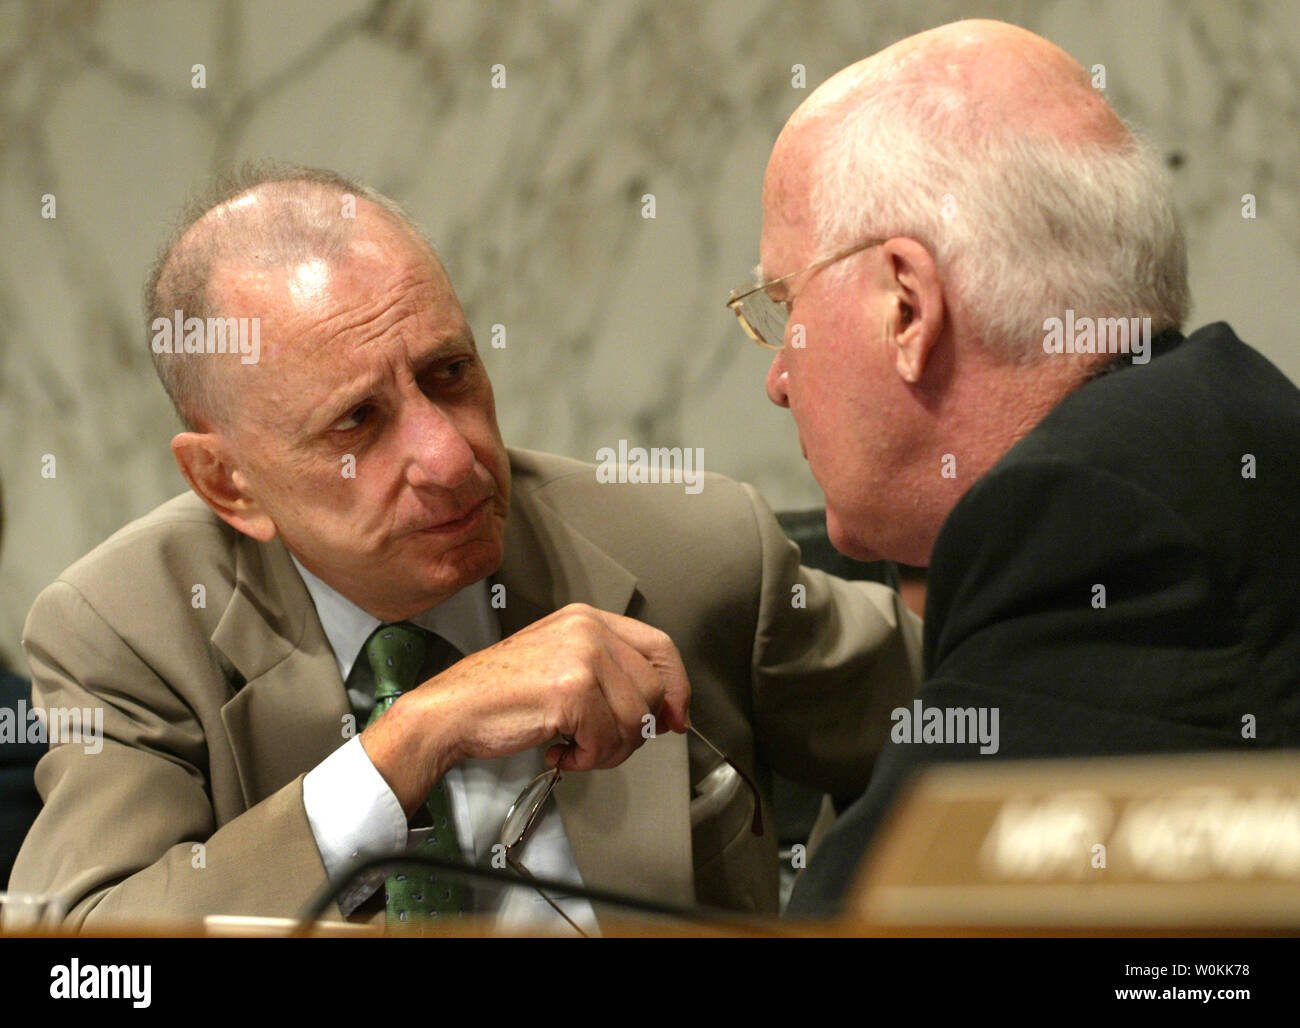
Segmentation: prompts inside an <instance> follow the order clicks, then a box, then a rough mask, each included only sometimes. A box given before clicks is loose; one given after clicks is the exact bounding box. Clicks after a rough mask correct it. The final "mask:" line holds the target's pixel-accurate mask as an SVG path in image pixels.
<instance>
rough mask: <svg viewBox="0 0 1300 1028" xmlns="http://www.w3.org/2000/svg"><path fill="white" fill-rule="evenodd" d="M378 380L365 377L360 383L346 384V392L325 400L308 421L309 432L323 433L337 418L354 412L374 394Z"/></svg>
mask: <svg viewBox="0 0 1300 1028" xmlns="http://www.w3.org/2000/svg"><path fill="white" fill-rule="evenodd" d="M379 378H380V376H378V375H367V376H366V377H365V378H364V379H362V380H361V381H360V382H355V383H348V386H347V387H346V388H347V392H345V393H342V394H335V395H334V396H331V397H329V398H327V399H326V401H325V402H324V403H322V404H321V405H320V406H319V407H317V408H316V412H315V414H314V415H313V416H312V417H311V418H309V419H308V422H307V425H308V428H309V430H310V431H311V432H312V433H316V432H322V431H325V430H326V429H328V428H329V427H330V426H331V425H333V424H334V422H336V421H338V420H339V418H341V417H343V416H344V415H345V414H347V413H348V412H350V411H353V410H356V408H358V407H360V406H361V404H362V403H364V402H365V400H366V397H368V396H370V395H371V394H373V393H374V391H375V389H376V388H377V387H378V385H379Z"/></svg>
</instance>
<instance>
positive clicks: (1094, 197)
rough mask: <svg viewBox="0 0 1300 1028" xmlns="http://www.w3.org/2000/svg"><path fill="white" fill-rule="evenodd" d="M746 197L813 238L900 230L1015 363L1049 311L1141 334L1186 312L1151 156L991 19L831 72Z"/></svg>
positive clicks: (1085, 79) (1017, 33) (1063, 63)
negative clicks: (1138, 326) (1144, 323)
mask: <svg viewBox="0 0 1300 1028" xmlns="http://www.w3.org/2000/svg"><path fill="white" fill-rule="evenodd" d="M764 203H765V207H766V208H767V209H768V210H772V209H776V208H781V209H783V210H784V211H785V212H786V213H787V214H788V215H789V216H790V217H792V218H795V219H797V220H799V221H801V222H803V223H805V224H806V226H807V228H808V229H809V230H810V231H811V232H812V233H813V234H814V235H815V236H816V239H817V242H818V244H819V246H820V248H821V249H822V250H826V251H829V250H831V249H834V248H837V247H840V246H844V245H847V244H849V243H851V242H853V241H855V240H858V239H865V238H870V237H877V236H886V237H887V236H895V235H899V236H907V237H910V238H914V239H916V240H918V241H919V242H921V243H922V244H923V245H924V246H925V247H926V248H927V249H928V250H929V252H930V253H931V254H932V255H933V257H934V258H935V261H936V264H937V265H938V267H939V270H940V273H941V274H942V276H943V277H944V281H945V286H946V289H947V291H948V292H949V293H950V294H951V295H950V296H949V299H950V300H951V301H952V302H953V303H954V304H955V305H956V306H957V307H958V308H961V309H964V310H968V312H969V314H970V316H971V323H972V326H973V327H974V328H975V330H976V331H977V332H978V334H979V335H980V337H981V339H982V341H984V342H985V343H987V344H988V345H989V346H990V348H991V350H992V351H994V352H1000V353H1002V354H1004V355H1008V356H1011V357H1014V358H1016V359H1025V358H1027V357H1032V356H1034V355H1035V344H1036V343H1037V342H1041V325H1042V322H1043V320H1044V318H1046V317H1051V316H1059V315H1060V314H1061V311H1062V310H1063V309H1065V308H1067V307H1070V308H1073V309H1074V310H1075V311H1076V312H1077V313H1079V314H1081V315H1082V314H1084V313H1087V314H1089V315H1091V316H1093V317H1120V316H1125V317H1151V318H1152V321H1153V325H1154V326H1155V328H1156V330H1157V331H1158V330H1160V329H1162V328H1170V327H1177V326H1179V325H1181V323H1182V321H1183V319H1184V318H1185V316H1186V312H1187V307H1188V294H1187V283H1186V258H1185V255H1184V251H1183V240H1182V235H1181V232H1180V230H1179V228H1178V225H1177V220H1176V218H1175V216H1174V212H1173V208H1172V204H1171V202H1170V196H1169V186H1168V182H1167V177H1166V175H1165V173H1164V169H1163V168H1162V166H1161V164H1160V162H1159V160H1158V158H1157V157H1156V156H1155V155H1154V153H1152V152H1151V151H1150V149H1149V148H1148V147H1146V146H1144V145H1143V144H1142V143H1141V142H1140V141H1139V140H1137V139H1135V138H1134V135H1133V133H1132V132H1130V130H1129V129H1128V128H1127V126H1126V125H1125V124H1124V122H1123V121H1122V120H1121V119H1120V118H1119V116H1118V115H1117V114H1116V113H1115V111H1114V110H1113V109H1112V108H1111V106H1110V104H1109V103H1108V102H1107V101H1106V99H1105V97H1104V96H1103V94H1102V93H1101V92H1100V91H1099V90H1097V89H1096V88H1094V87H1093V84H1092V81H1091V79H1090V78H1089V76H1088V75H1087V73H1086V72H1085V71H1084V69H1083V68H1082V67H1080V65H1079V64H1078V63H1077V62H1076V61H1075V60H1074V59H1073V58H1071V57H1070V56H1069V55H1068V54H1066V53H1065V52H1064V51H1063V50H1061V49H1060V48H1059V47H1057V46H1055V45H1054V44H1053V43H1051V42H1049V41H1048V40H1045V39H1043V38H1041V37H1040V36H1036V35H1034V34H1033V33H1032V32H1028V31H1026V30H1024V29H1021V28H1018V27H1016V26H1013V25H1007V24H1004V23H1002V22H996V21H985V20H972V21H963V22H956V23H954V24H951V25H945V26H941V27H940V28H936V29H932V30H930V31H928V32H922V33H920V34H918V35H916V36H912V37H909V38H907V39H904V40H901V41H900V42H898V43H896V44H894V45H893V46H890V47H888V48H887V49H885V50H882V51H880V52H879V53H877V54H875V55H873V56H872V57H869V58H867V59H866V60H863V61H859V62H857V63H856V64H853V65H851V66H849V67H848V68H845V69H844V70H843V71H841V72H839V73H837V74H836V75H834V76H833V77H832V78H831V79H829V80H828V81H827V82H825V83H824V84H823V85H822V86H820V87H819V88H818V89H817V90H816V91H815V92H814V93H813V94H812V95H811V96H810V97H809V98H808V99H807V100H806V101H805V102H804V103H803V104H802V105H801V106H800V107H799V109H798V110H797V111H796V112H795V114H794V116H793V117H792V118H791V119H790V121H789V122H788V123H787V125H786V127H785V129H784V130H783V131H782V133H781V136H780V138H779V139H778V140H777V144H776V147H775V148H774V150H773V153H772V159H771V161H770V163H769V165H768V176H767V180H766V182H765V185H764ZM764 270H765V271H768V270H770V269H766V268H765V269H764ZM836 273H837V272H836V271H832V275H835V274H836ZM1039 352H1041V351H1039Z"/></svg>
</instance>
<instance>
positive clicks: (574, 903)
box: [293, 557, 598, 935]
mask: <svg viewBox="0 0 1300 1028" xmlns="http://www.w3.org/2000/svg"><path fill="white" fill-rule="evenodd" d="M293 563H294V566H295V567H297V569H298V573H299V574H300V575H301V576H302V580H303V582H304V583H305V584H306V586H307V591H308V592H309V593H310V594H311V598H312V602H313V603H314V604H315V606H316V614H317V616H318V617H319V618H320V622H321V627H322V628H324V630H325V637H326V639H328V640H329V644H330V647H331V648H332V649H333V651H334V659H335V660H336V661H337V662H338V668H339V675H340V677H342V679H343V681H344V682H347V680H348V677H349V675H350V674H351V673H352V667H353V664H355V663H356V661H357V659H358V658H359V657H360V656H361V653H362V647H363V646H364V645H365V642H366V640H367V639H368V638H370V635H371V633H372V632H373V631H374V630H375V629H376V628H378V627H379V625H380V621H379V619H378V618H376V617H374V616H373V615H371V614H367V613H366V612H365V611H364V610H362V609H361V608H360V607H358V606H357V605H356V604H355V603H353V602H352V601H351V600H349V599H347V598H346V597H345V596H343V595H342V594H341V593H339V592H338V591H336V590H335V589H333V588H332V587H330V586H328V585H326V584H325V583H324V582H323V581H321V580H320V579H319V578H317V577H316V576H315V575H313V574H312V573H311V572H310V571H308V570H307V569H306V568H304V567H303V566H302V565H301V564H300V563H298V559H297V558H296V557H294V558H293ZM410 620H411V621H412V622H413V623H414V624H417V625H419V626H420V627H421V628H424V629H427V630H428V631H431V632H436V633H437V634H438V635H440V636H442V637H443V638H444V639H446V640H447V641H448V642H450V643H451V644H452V645H453V646H455V647H456V648H457V649H458V650H460V652H461V653H463V654H470V653H474V652H476V651H477V650H481V649H485V648H487V647H488V646H491V645H493V644H494V643H497V642H499V641H500V640H501V625H500V622H499V621H498V620H497V617H496V614H495V613H494V612H493V610H492V607H491V604H490V603H489V601H488V584H487V580H486V579H485V580H483V581H480V582H476V583H474V584H473V585H471V586H467V587H466V588H464V589H462V590H461V591H460V592H458V593H457V594H456V595H455V596H453V597H451V598H450V599H449V600H446V601H445V602H443V603H441V604H439V605H438V606H437V607H434V608H433V609H432V610H428V611H425V612H424V613H423V614H420V615H417V616H416V617H413V618H411V619H410ZM544 770H546V761H545V759H544V751H543V750H542V749H533V750H527V751H525V752H523V753H516V754H514V755H513V756H509V757H498V758H495V759H493V760H466V761H463V762H462V763H460V764H458V765H456V766H455V767H453V768H452V769H451V770H450V771H448V772H447V774H446V776H445V777H444V781H445V782H446V783H447V788H448V791H449V792H450V795H451V805H452V813H453V816H454V818H455V821H456V832H457V835H458V837H459V839H460V843H461V850H462V852H463V854H464V856H465V859H466V860H467V861H469V862H471V863H474V864H477V865H479V866H489V864H490V861H491V858H492V856H493V852H492V847H493V846H494V845H495V844H497V842H498V838H499V834H500V831H501V824H502V822H503V821H504V820H505V816H506V811H507V810H509V809H510V804H511V803H513V802H514V801H515V798H516V797H517V796H518V795H519V793H520V792H521V791H522V790H523V788H524V786H526V785H527V784H528V783H529V782H530V781H531V780H532V779H533V778H534V776H536V775H538V774H539V773H541V772H542V771H544ZM302 797H303V804H304V806H305V807H306V809H307V820H308V822H309V823H310V824H311V830H312V834H313V835H314V836H315V838H316V846H317V848H318V849H319V850H320V854H321V860H322V862H323V863H324V865H325V870H326V871H327V872H328V873H329V875H330V877H331V878H334V877H336V876H337V875H338V874H339V872H340V871H341V870H342V869H343V868H344V867H345V866H346V865H347V864H348V863H350V862H351V861H353V860H355V859H357V858H358V857H369V856H380V855H385V854H390V853H392V852H394V851H395V850H397V849H399V848H402V847H404V846H406V845H407V842H408V826H407V821H406V815H405V814H404V813H403V811H402V807H401V804H399V803H398V802H397V797H396V796H395V795H393V791H392V789H390V788H389V787H388V783H387V782H385V781H384V779H383V776H382V775H380V774H379V772H378V771H377V770H376V769H375V766H374V764H373V763H371V761H370V757H369V756H368V755H367V754H366V751H365V749H364V748H363V747H362V745H361V739H360V737H359V736H357V737H353V738H352V739H349V740H348V741H347V742H346V743H344V745H343V746H341V747H339V749H337V750H335V751H334V752H333V753H332V754H330V755H329V756H328V757H326V758H325V759H324V760H323V761H321V762H320V764H318V765H317V766H316V767H315V768H313V769H312V770H311V771H310V772H308V773H307V776H306V777H305V778H304V779H303V783H302ZM517 856H518V857H519V858H520V860H521V861H522V862H523V864H524V866H525V867H527V868H528V870H529V871H531V872H532V873H533V874H535V875H538V876H542V877H547V878H555V879H557V880H560V881H566V882H572V883H573V884H575V885H581V884H582V876H581V874H580V873H579V871H578V865H577V862H576V861H575V860H574V857H573V850H572V849H571V848H570V846H569V839H568V836H567V835H565V832H564V823H563V821H562V820H561V818H560V815H559V812H558V811H557V810H556V807H555V802H554V800H552V801H551V802H549V803H548V804H547V806H546V809H545V811H544V812H543V814H542V817H541V819H540V820H539V821H538V822H537V824H536V826H535V827H534V830H533V834H532V835H531V836H530V837H529V839H528V842H527V843H526V844H525V846H524V848H523V850H522V851H521V852H520V853H518V854H517ZM497 863H500V861H498V862H497ZM505 873H506V874H513V872H511V871H509V870H507V871H506V872H505ZM466 881H467V884H468V885H469V887H470V890H471V893H472V895H473V897H474V912H475V913H476V914H478V915H492V914H495V915H496V918H497V923H498V924H499V925H501V926H502V927H511V926H530V927H537V926H546V927H553V928H555V929H556V930H557V931H564V932H569V933H572V931H573V929H572V928H571V927H569V925H567V924H566V923H565V922H564V920H563V919H562V918H561V917H560V916H559V915H558V914H557V913H556V912H555V911H554V910H552V909H551V907H550V905H549V904H548V903H547V902H546V901H545V900H544V899H542V897H541V896H539V895H538V893H537V891H536V890H535V889H533V888H530V887H528V886H525V885H519V886H497V885H493V884H492V883H488V882H480V881H469V880H466ZM382 883H383V877H382V876H372V877H371V878H370V879H368V880H366V881H361V882H359V883H358V884H357V885H356V886H354V887H353V888H352V889H350V890H349V891H347V892H345V893H344V894H343V895H342V897H341V898H340V901H339V906H340V908H341V909H342V910H343V913H344V914H345V915H346V914H350V913H351V912H352V911H353V910H355V909H356V908H357V907H358V906H360V905H361V904H362V903H363V902H365V900H366V898H367V897H368V896H370V895H371V893H373V892H374V891H375V889H376V888H378V887H379V885H381V884H382ZM551 898H552V899H553V900H555V902H556V903H558V904H559V905H560V906H561V907H562V908H563V909H564V912H565V913H566V914H568V915H569V916H570V917H571V918H573V920H574V921H575V922H577V923H578V924H579V925H580V926H582V929H583V931H586V932H587V933H588V934H593V935H594V934H598V928H597V925H596V917H595V913H594V912H593V911H592V909H591V904H590V903H588V902H587V901H586V900H585V899H582V898H579V897H561V896H556V895H552V897H551Z"/></svg>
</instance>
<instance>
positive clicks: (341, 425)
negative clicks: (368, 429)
mask: <svg viewBox="0 0 1300 1028" xmlns="http://www.w3.org/2000/svg"><path fill="white" fill-rule="evenodd" d="M369 414H370V404H368V403H363V404H362V405H361V406H360V407H358V408H357V409H356V410H354V411H352V412H351V413H350V414H347V415H345V416H344V417H342V418H340V419H339V420H338V421H336V422H334V431H336V432H350V431H351V430H352V429H354V428H360V427H361V423H362V422H363V421H365V420H366V417H367V416H368V415H369Z"/></svg>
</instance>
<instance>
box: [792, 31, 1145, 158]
mask: <svg viewBox="0 0 1300 1028" xmlns="http://www.w3.org/2000/svg"><path fill="white" fill-rule="evenodd" d="M886 88H892V89H896V90H899V91H908V92H912V93H914V94H922V93H925V92H927V91H935V92H940V93H943V94H946V95H947V96H949V97H951V98H954V99H956V100H957V101H958V102H959V103H960V104H961V106H962V112H963V115H964V118H963V121H962V125H963V127H964V128H965V129H966V130H967V134H968V136H969V137H971V138H974V137H977V136H978V135H980V134H983V133H987V132H989V131H990V130H991V129H992V128H994V127H995V126H998V127H1003V128H1011V129H1014V130H1016V131H1019V132H1023V133H1029V134H1041V135H1051V136H1055V137H1056V138H1058V139H1061V140H1062V141H1070V140H1074V141H1080V142H1082V141H1092V142H1100V143H1110V144H1112V145H1119V144H1123V143H1126V142H1127V141H1128V139H1129V133H1128V130H1127V129H1126V128H1125V127H1124V123H1123V122H1122V121H1121V120H1120V118H1119V117H1118V116H1117V115H1116V114H1115V112H1114V110H1112V109H1111V106H1110V105H1109V104H1108V103H1107V102H1106V101H1105V99H1104V98H1103V97H1102V96H1101V94H1100V93H1098V92H1097V90H1096V89H1095V88H1094V87H1093V85H1092V80H1091V79H1090V78H1089V76H1088V73H1087V72H1086V71H1084V69H1083V67H1082V66H1081V65H1080V64H1079V63H1078V62H1077V61H1075V60H1074V58H1072V57H1071V56H1070V55H1069V54H1067V53H1066V52H1065V51H1064V50H1062V49H1061V48H1060V47H1058V46H1056V45H1055V44H1054V43H1051V42H1049V41H1048V40H1046V39H1044V38H1043V37H1042V36H1037V35H1035V34H1034V33H1032V32H1029V31H1027V30H1025V29H1022V28H1019V27H1017V26H1015V25H1008V24H1006V23H1004V22H1000V21H987V20H983V19H972V20H970V21H959V22H954V23H953V24H951V25H942V26H940V27H939V28H935V29H931V30H929V31H928V32H921V33H918V34H917V35H915V36H909V37H908V38H907V39H903V40H900V41H899V42H897V43H895V44H894V45H893V46H890V47H887V48H886V49H884V50H881V51H880V52H879V53H877V54H873V55H872V56H871V57H868V58H866V59H865V60H862V61H858V62H857V63H856V64H851V65H849V67H847V68H845V69H844V70H843V71H840V72H838V73H837V74H835V75H834V76H832V77H831V78H830V79H828V80H827V81H826V82H824V83H823V84H822V85H821V86H820V87H818V88H817V89H816V90H815V91H814V92H813V93H812V95H811V96H809V97H808V99H807V100H806V101H805V102H804V103H803V104H802V105H801V106H800V107H799V109H798V110H797V111H796V112H795V114H794V117H792V118H791V119H790V121H789V123H788V124H787V126H786V132H787V133H789V132H792V131H794V130H797V129H798V128H800V127H808V126H810V125H813V124H816V123H818V122H822V123H830V124H833V123H834V122H835V121H836V120H838V119H840V118H842V117H843V116H844V115H845V113H846V112H848V111H850V110H851V109H852V108H854V107H855V106H857V105H859V104H861V103H862V102H863V100H864V99H866V98H867V97H869V96H870V95H872V94H874V93H877V92H879V91H880V90H882V89H886ZM783 134H784V133H783Z"/></svg>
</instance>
